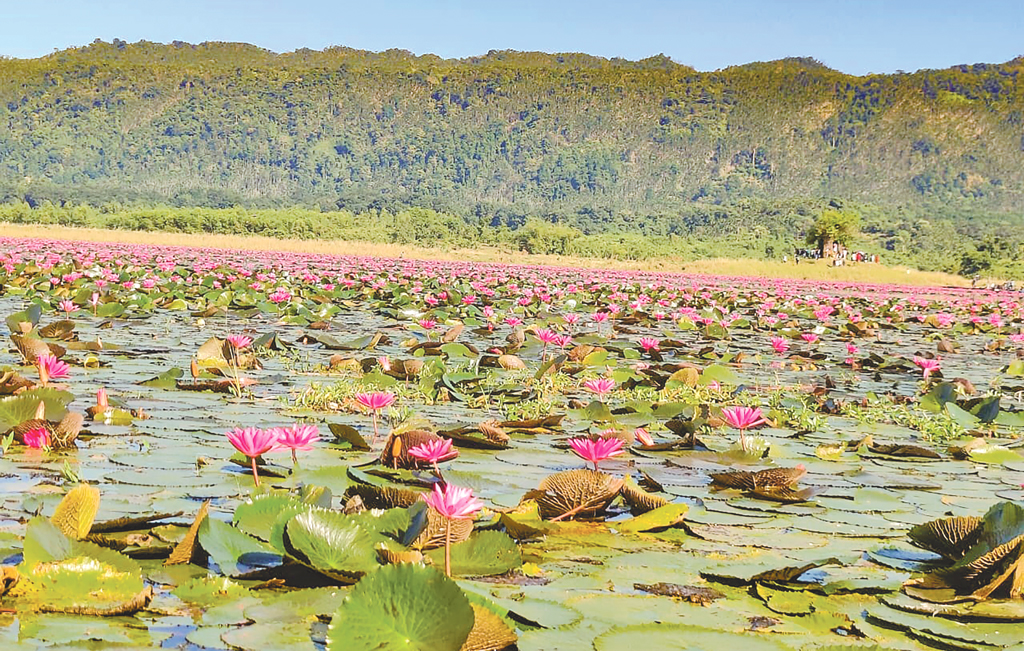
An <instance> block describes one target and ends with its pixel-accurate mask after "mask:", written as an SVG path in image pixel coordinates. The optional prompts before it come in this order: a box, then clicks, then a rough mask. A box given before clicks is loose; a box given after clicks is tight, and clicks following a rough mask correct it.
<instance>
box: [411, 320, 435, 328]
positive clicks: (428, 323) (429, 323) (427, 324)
mask: <svg viewBox="0 0 1024 651" xmlns="http://www.w3.org/2000/svg"><path fill="white" fill-rule="evenodd" d="M416 323H418V324H419V326H420V327H421V328H423V329H424V330H433V329H434V328H436V327H437V321H435V320H433V319H420V320H419V321H417V322H416Z"/></svg>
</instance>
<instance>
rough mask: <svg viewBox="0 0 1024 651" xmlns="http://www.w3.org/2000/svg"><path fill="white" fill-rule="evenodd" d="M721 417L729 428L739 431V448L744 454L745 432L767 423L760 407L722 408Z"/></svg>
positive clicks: (738, 406) (745, 448) (745, 444)
mask: <svg viewBox="0 0 1024 651" xmlns="http://www.w3.org/2000/svg"><path fill="white" fill-rule="evenodd" d="M722 417H723V418H724V419H725V422H726V423H728V424H729V425H730V426H731V427H735V428H736V429H738V430H739V431H740V448H741V449H742V450H743V451H744V452H745V451H746V450H747V436H746V433H747V430H748V429H750V428H752V427H757V426H758V425H763V424H764V423H766V422H767V420H766V419H765V417H764V415H763V414H762V413H761V408H760V407H744V406H741V405H737V406H733V407H723V408H722Z"/></svg>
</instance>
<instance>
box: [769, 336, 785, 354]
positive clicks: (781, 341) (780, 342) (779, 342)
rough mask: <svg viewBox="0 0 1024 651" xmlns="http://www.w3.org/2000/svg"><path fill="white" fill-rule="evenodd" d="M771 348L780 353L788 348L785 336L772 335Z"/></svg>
mask: <svg viewBox="0 0 1024 651" xmlns="http://www.w3.org/2000/svg"><path fill="white" fill-rule="evenodd" d="M772 348H774V349H775V352H776V353H778V354H779V355H781V354H783V353H785V352H786V351H787V350H789V340H788V339H786V338H785V337H772Z"/></svg>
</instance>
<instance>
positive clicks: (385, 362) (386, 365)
mask: <svg viewBox="0 0 1024 651" xmlns="http://www.w3.org/2000/svg"><path fill="white" fill-rule="evenodd" d="M377 365H378V366H380V367H381V368H382V369H384V372H387V371H390V370H391V360H390V359H389V358H388V356H387V355H381V356H380V357H378V358H377Z"/></svg>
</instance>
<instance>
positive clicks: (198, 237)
mask: <svg viewBox="0 0 1024 651" xmlns="http://www.w3.org/2000/svg"><path fill="white" fill-rule="evenodd" d="M0 235H6V236H10V237H25V238H29V237H39V238H53V239H60V240H70V241H80V242H120V243H125V244H155V245H163V246H204V247H211V248H217V249H233V250H242V251H291V252H295V253H312V254H328V255H362V256H371V257H379V258H406V259H413V260H447V261H464V262H496V263H504V264H534V265H544V266H558V267H579V268H592V269H622V270H636V271H655V272H683V273H697V274H709V275H718V276H759V277H765V278H790V279H802V280H822V281H839V282H859V283H882V284H900V285H918V286H957V287H966V286H969V285H970V282H969V281H968V280H967V279H965V278H962V277H960V276H955V275H953V274H945V273H937V272H929V271H917V270H915V269H907V268H905V267H889V266H885V265H875V264H860V265H851V266H845V267H832V266H829V265H827V264H825V263H824V262H822V261H818V262H803V263H800V264H794V263H792V262H790V263H783V262H777V261H773V260H734V259H721V258H718V259H712V260H692V261H683V260H677V259H673V258H655V259H652V260H642V261H632V260H605V259H595V258H576V257H569V256H560V255H531V254H526V253H518V252H510V251H506V250H503V249H498V248H494V247H478V248H473V249H447V250H446V249H428V248H424V247H417V246H407V245H402V244H378V243H374V242H349V241H337V240H331V241H315V240H279V239H274V238H269V237H258V236H239V235H210V234H187V233H154V232H147V231H115V230H104V229H95V228H69V227H65V226H41V225H23V224H0Z"/></svg>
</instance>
